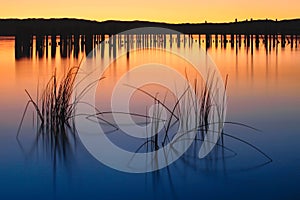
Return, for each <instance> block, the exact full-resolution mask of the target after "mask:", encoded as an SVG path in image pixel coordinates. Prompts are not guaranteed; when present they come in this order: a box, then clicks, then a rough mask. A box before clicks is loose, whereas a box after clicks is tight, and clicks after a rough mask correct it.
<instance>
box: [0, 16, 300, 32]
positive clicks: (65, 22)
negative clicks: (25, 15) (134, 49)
mask: <svg viewBox="0 0 300 200" xmlns="http://www.w3.org/2000/svg"><path fill="white" fill-rule="evenodd" d="M0 27H1V28H0V36H16V35H20V34H22V35H87V34H108V35H111V34H117V33H120V32H122V31H125V30H128V29H133V28H139V27H163V28H168V29H172V30H176V31H179V32H181V33H185V34H243V35H254V34H259V35H274V34H283V35H300V19H291V20H281V21H274V20H248V21H240V22H238V21H236V22H230V23H199V24H188V23H185V24H168V23H159V22H148V21H112V20H110V21H103V22H97V21H91V20H82V19H68V18H63V19H0Z"/></svg>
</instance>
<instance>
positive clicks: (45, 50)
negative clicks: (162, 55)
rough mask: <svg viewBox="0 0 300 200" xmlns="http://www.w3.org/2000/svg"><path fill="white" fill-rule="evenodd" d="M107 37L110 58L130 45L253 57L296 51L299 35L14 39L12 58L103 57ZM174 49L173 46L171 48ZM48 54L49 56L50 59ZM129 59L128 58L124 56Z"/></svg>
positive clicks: (85, 36)
mask: <svg viewBox="0 0 300 200" xmlns="http://www.w3.org/2000/svg"><path fill="white" fill-rule="evenodd" d="M107 37H110V39H109V41H108V43H109V44H108V49H109V51H108V53H109V57H112V58H115V57H116V55H117V51H118V49H120V48H126V49H131V48H132V47H133V45H135V46H136V47H138V48H152V47H154V48H155V47H160V48H174V47H175V46H176V47H177V48H180V47H181V45H183V46H184V47H191V46H192V45H194V44H196V43H198V44H199V46H201V45H203V48H205V49H206V50H207V49H210V48H211V47H212V46H213V45H214V47H215V48H219V47H220V48H227V44H228V45H230V48H232V49H234V48H235V49H236V53H238V49H239V48H241V47H242V46H244V47H246V48H247V49H250V52H251V54H253V50H254V47H255V49H256V50H258V49H259V48H260V47H264V48H265V50H266V52H267V53H268V52H269V51H271V50H272V48H273V49H276V48H280V47H281V48H287V47H290V48H298V43H299V42H300V41H299V37H300V36H299V35H283V34H282V35H274V34H271V35H258V34H256V35H249V34H245V35H235V34H229V35H226V34H221V35H219V34H206V35H200V34H198V35H191V34H188V35H185V34H181V35H180V34H176V35H174V34H140V35H103V34H102V35H93V34H88V35H50V36H47V35H46V36H45V35H34V36H32V35H23V34H20V35H16V36H15V58H16V59H17V60H18V59H21V58H32V57H33V53H35V54H36V57H38V58H42V57H44V56H45V57H48V56H51V58H55V57H56V53H57V51H58V49H59V53H60V57H61V58H69V57H74V58H78V55H79V53H80V52H85V55H88V54H89V53H90V52H91V51H92V50H93V48H95V47H97V46H98V45H100V44H101V49H102V50H103V51H101V56H102V57H104V51H105V50H104V49H105V48H104V46H105V44H104V43H101V42H102V41H104V40H105V38H107ZM174 45H175V46H174ZM49 52H50V55H49ZM127 56H128V57H129V54H128V55H127Z"/></svg>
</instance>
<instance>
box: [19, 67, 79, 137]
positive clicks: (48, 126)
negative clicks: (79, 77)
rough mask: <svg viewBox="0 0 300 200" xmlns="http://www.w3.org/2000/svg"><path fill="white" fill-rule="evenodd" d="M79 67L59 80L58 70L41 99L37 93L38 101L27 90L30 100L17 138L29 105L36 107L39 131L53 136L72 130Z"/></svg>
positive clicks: (72, 69)
mask: <svg viewBox="0 0 300 200" xmlns="http://www.w3.org/2000/svg"><path fill="white" fill-rule="evenodd" d="M78 69H79V68H78V67H72V68H70V69H69V70H68V72H67V73H66V74H65V75H64V76H63V77H62V78H61V80H58V77H57V74H56V70H55V71H54V74H53V75H52V76H51V78H50V80H49V81H48V83H47V84H46V86H45V89H44V90H43V92H42V94H41V97H39V93H38V92H37V98H36V99H37V100H34V99H33V98H32V96H31V95H30V93H29V92H28V91H27V90H26V89H25V92H26V94H27V96H28V98H29V100H28V102H27V104H26V107H25V110H24V112H23V116H22V119H21V122H20V125H19V128H18V133H17V137H18V136H19V134H20V130H21V126H22V123H23V120H24V117H25V114H26V112H27V110H28V107H29V105H32V106H33V107H34V110H35V112H36V115H37V117H38V120H37V121H38V124H39V129H40V130H43V131H46V132H48V133H52V134H53V135H58V134H65V133H66V128H69V129H71V125H72V124H73V122H74V121H73V115H74V111H75V107H76V103H74V102H72V95H73V88H74V82H75V77H76V74H77V72H78Z"/></svg>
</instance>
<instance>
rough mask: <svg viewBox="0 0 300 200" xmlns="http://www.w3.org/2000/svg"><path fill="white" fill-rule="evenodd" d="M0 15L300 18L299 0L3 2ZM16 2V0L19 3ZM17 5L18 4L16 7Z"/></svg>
mask: <svg viewBox="0 0 300 200" xmlns="http://www.w3.org/2000/svg"><path fill="white" fill-rule="evenodd" d="M0 1H2V2H0V4H1V7H2V10H1V13H0V18H21V19H24V18H64V17H67V18H79V19H90V20H97V21H105V20H123V21H125V20H126V21H127V20H128V21H131V20H145V21H155V22H168V23H202V22H204V21H208V22H232V21H234V20H235V19H236V18H237V19H238V20H239V21H243V20H245V19H250V18H253V19H266V18H268V19H274V20H275V19H278V20H281V19H293V18H299V17H300V16H299V11H298V8H299V7H300V2H299V1H298V0H287V1H282V0H264V1H260V0H253V1H251V3H249V1H246V0H227V1H226V2H225V1H223V0H214V1H209V2H208V1H204V0H197V1H194V0H186V1H182V0H172V1H171V0H165V1H159V0H153V1H143V0H140V1H138V0H128V1H122V0H115V1H99V0H90V1H84V2H83V1H71V0H65V1H62V2H61V1H58V0H53V1H46V2H45V1H38V0H28V1H19V0H13V1H4V0H0ZM16 1H17V2H16ZM16 5H17V6H16Z"/></svg>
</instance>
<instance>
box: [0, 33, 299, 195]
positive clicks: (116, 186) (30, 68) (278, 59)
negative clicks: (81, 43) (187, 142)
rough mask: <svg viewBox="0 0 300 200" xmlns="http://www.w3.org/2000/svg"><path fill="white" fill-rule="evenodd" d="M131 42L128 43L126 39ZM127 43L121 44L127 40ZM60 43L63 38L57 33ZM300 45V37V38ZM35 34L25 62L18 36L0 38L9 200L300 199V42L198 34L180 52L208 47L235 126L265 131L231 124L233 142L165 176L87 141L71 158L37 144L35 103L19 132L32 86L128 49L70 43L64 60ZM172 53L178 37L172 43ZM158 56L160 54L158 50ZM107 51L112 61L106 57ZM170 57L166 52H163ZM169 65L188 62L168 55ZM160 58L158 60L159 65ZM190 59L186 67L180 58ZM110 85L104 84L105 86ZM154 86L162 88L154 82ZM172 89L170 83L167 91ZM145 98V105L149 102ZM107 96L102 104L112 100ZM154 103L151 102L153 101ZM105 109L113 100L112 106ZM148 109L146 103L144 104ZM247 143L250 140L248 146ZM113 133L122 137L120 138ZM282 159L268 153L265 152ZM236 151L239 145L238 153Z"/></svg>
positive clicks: (2, 170) (115, 75) (0, 146)
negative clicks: (124, 166) (130, 169)
mask: <svg viewBox="0 0 300 200" xmlns="http://www.w3.org/2000/svg"><path fill="white" fill-rule="evenodd" d="M121 40H122V39H121ZM121 40H120V41H121ZM57 41H59V38H58V39H57ZM298 42H299V41H298ZM35 43H36V40H35V39H34V40H33V49H32V54H31V56H29V57H26V56H25V57H21V58H18V59H16V56H15V53H16V52H15V40H14V38H13V37H0V81H1V84H0V88H1V98H0V186H1V187H0V198H1V199H21V198H23V199H28V198H43V199H84V198H87V199H100V198H104V199H119V198H123V199H167V198H168V199H169V198H173V199H192V198H193V199H195V198H197V199H200V198H204V199H208V198H221V199H223V198H229V199H240V198H243V199H254V198H260V199H283V198H285V199H296V198H298V197H299V195H300V192H299V189H298V188H299V186H298V181H299V180H300V145H299V144H300V126H299V124H300V118H299V114H300V92H299V89H300V80H299V77H300V43H299V44H297V45H296V44H295V43H294V44H293V45H291V44H287V45H286V46H285V47H281V45H280V44H278V45H275V46H273V45H270V46H269V45H268V46H267V47H265V46H264V44H263V39H262V38H261V39H260V43H259V47H258V48H256V47H254V48H251V47H247V46H246V45H245V43H244V42H243V41H241V45H240V46H239V45H238V43H234V44H233V46H231V44H230V43H227V45H226V47H225V46H224V44H221V43H220V42H218V45H216V41H215V40H212V41H211V46H210V47H209V48H207V49H206V48H205V46H206V45H205V44H206V41H205V36H203V38H200V44H199V38H198V37H197V36H194V37H193V39H191V38H190V39H189V37H188V36H186V41H185V40H184V39H183V40H182V41H181V45H180V47H177V46H176V45H174V46H173V47H172V48H178V49H179V50H180V51H188V52H193V51H195V49H199V48H204V50H203V52H205V55H207V56H210V58H211V59H212V60H213V62H214V63H215V64H216V66H217V67H218V69H219V71H220V75H221V77H222V78H223V79H225V77H226V75H227V74H228V84H227V98H228V99H227V101H228V105H227V117H226V121H227V122H236V123H243V124H245V125H248V126H251V127H254V128H256V129H259V130H260V131H255V130H253V129H251V128H247V127H245V126H240V125H236V124H230V123H227V124H225V127H224V132H225V133H227V134H228V135H230V136H234V137H235V138H232V137H230V136H226V135H225V136H224V137H223V140H224V146H225V148H226V149H225V148H221V147H218V146H215V148H214V150H213V151H212V152H211V153H210V154H209V156H207V157H206V158H204V159H194V157H193V156H192V155H193V154H194V153H195V152H193V149H192V148H191V149H189V150H188V151H187V152H186V154H185V155H183V157H182V158H180V159H179V160H177V161H175V162H174V163H172V164H171V165H170V166H168V167H167V168H163V169H161V170H159V171H156V172H150V173H142V174H131V173H125V172H120V171H117V170H114V169H111V168H109V167H107V166H106V165H104V164H102V163H100V162H99V161H98V160H96V159H95V158H94V157H93V156H92V155H91V154H90V153H89V152H88V151H87V149H86V148H85V147H84V145H83V144H82V143H81V141H80V140H79V138H77V139H76V141H75V142H74V141H73V140H72V141H71V143H70V148H68V149H67V150H66V152H67V155H63V156H57V157H54V156H53V149H51V148H49V147H48V146H47V142H44V143H43V141H38V142H36V140H35V139H36V132H37V130H36V120H35V119H36V115H35V113H34V110H33V109H32V108H30V109H29V110H28V112H27V114H26V117H25V120H24V123H23V125H22V129H21V133H20V137H19V138H18V139H16V134H17V130H18V126H19V123H20V120H21V118H22V114H23V111H24V108H25V105H26V102H27V101H28V96H27V95H26V93H25V91H24V90H25V89H27V90H28V91H29V92H30V94H32V96H33V97H34V98H35V97H36V91H37V88H38V87H39V88H40V90H41V88H42V87H43V86H44V85H45V84H46V83H47V81H48V80H49V78H50V77H51V75H52V74H53V72H54V71H55V69H56V73H57V74H58V76H60V75H63V74H64V73H66V72H67V70H68V67H70V66H76V65H79V64H80V62H81V60H82V59H83V61H85V60H89V59H94V58H96V57H97V58H99V56H100V61H101V59H103V60H104V59H107V58H108V57H109V59H113V57H114V53H116V54H118V53H119V52H121V51H122V48H125V46H124V45H123V44H124V43H122V41H121V43H120V44H119V45H118V46H117V47H116V50H115V51H116V52H114V50H112V51H111V55H110V51H109V50H110V48H109V46H110V45H111V44H110V43H105V45H104V46H105V50H103V54H101V55H95V54H92V56H91V57H89V58H86V53H85V51H84V49H80V50H79V51H78V52H77V53H76V56H73V55H74V52H73V51H74V49H70V50H69V53H68V55H67V56H65V55H62V54H61V51H60V46H57V47H56V48H55V49H56V51H55V54H54V55H55V56H54V55H51V53H53V51H51V46H50V45H49V46H48V47H47V48H48V50H47V51H46V50H45V51H43V52H37V51H36V48H35ZM165 45H166V49H168V48H171V47H170V41H168V42H166V44H165ZM139 53H140V52H133V53H131V55H130V56H129V58H126V57H124V60H122V58H120V62H119V63H118V62H116V63H115V65H114V67H113V68H112V69H110V70H111V71H109V70H108V71H106V73H107V76H108V77H110V79H109V78H108V79H107V80H106V82H105V80H104V82H103V85H104V86H103V87H106V89H107V90H109V89H110V87H111V84H112V83H114V81H116V80H118V79H119V78H120V77H121V75H122V74H123V73H125V72H126V71H127V70H128V69H129V68H130V66H131V65H136V63H139V61H140V59H142V58H143V57H142V56H141V55H140V54H139ZM147 53H148V54H147V55H148V57H147V58H151V57H156V58H159V59H160V60H159V61H162V58H160V53H159V51H155V50H154V51H149V52H147ZM154 55H155V56H154ZM101 56H103V58H102V57H101ZM162 56H163V57H164V56H165V54H163V55H162ZM166 59H169V60H167V61H165V62H166V63H175V65H176V63H177V65H176V67H177V68H179V70H182V69H180V66H181V64H182V63H180V62H182V61H180V60H178V61H176V60H174V57H167V58H166ZM157 62H158V61H157ZM178 63H180V64H178ZM101 88H102V86H101V83H100V85H99V86H98V90H100V91H101ZM149 90H154V89H153V88H150V89H149ZM160 90H162V91H163V90H164V88H160ZM139 98H140V97H139V96H138V94H137V95H136V102H137V106H139V103H141V101H142V100H139ZM102 101H103V97H102V96H101V94H100V93H97V95H96V102H97V105H98V106H99V107H100V108H101V106H104V105H105V102H104V103H103V102H102ZM146 103H147V104H149V105H150V104H151V102H146ZM104 107H105V106H104ZM138 109H141V108H138ZM236 138H238V139H241V140H243V141H246V142H247V143H245V142H242V141H241V140H238V139H236ZM112 139H113V136H112ZM249 144H251V145H254V146H255V147H256V148H258V149H259V150H260V151H261V152H263V153H264V154H266V155H267V156H269V157H270V158H271V159H272V162H269V161H270V160H269V159H268V157H266V156H264V154H262V153H261V152H259V151H258V150H257V149H255V148H253V147H252V146H250V145H249ZM228 149H229V150H228Z"/></svg>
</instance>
